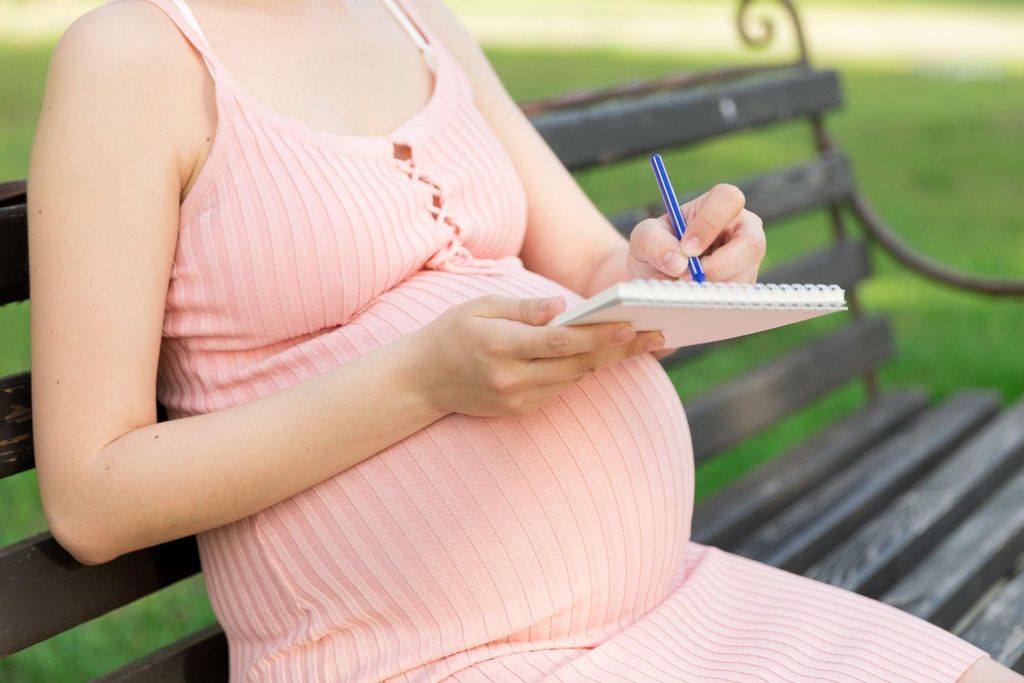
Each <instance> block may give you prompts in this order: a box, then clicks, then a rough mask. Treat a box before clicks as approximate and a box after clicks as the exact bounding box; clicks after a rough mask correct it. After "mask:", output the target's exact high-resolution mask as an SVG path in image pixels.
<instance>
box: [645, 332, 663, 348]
mask: <svg viewBox="0 0 1024 683" xmlns="http://www.w3.org/2000/svg"><path fill="white" fill-rule="evenodd" d="M664 344H665V337H664V336H663V335H660V334H659V335H657V336H654V337H651V338H650V339H648V340H647V343H645V344H644V351H657V350H658V349H660V348H661V347H662V346H663V345H664Z"/></svg>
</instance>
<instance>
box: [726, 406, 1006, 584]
mask: <svg viewBox="0 0 1024 683" xmlns="http://www.w3.org/2000/svg"><path fill="white" fill-rule="evenodd" d="M998 406H999V398H998V395H997V394H996V393H995V392H987V391H986V392H962V393H959V394H956V395H954V396H952V397H951V398H950V399H949V400H947V401H945V402H944V403H943V404H942V405H940V406H938V407H936V408H933V409H930V410H928V411H926V412H925V413H923V414H922V415H920V416H918V417H915V418H914V419H913V420H911V422H910V423H908V424H907V425H906V427H905V429H903V430H900V431H899V432H898V433H897V434H896V435H894V436H892V437H890V438H888V439H886V440H885V441H883V442H882V443H880V444H879V445H878V446H876V447H875V448H873V449H871V451H870V452H868V453H867V454H865V455H864V456H863V457H862V458H860V459H859V460H857V461H856V462H854V463H853V464H852V465H851V466H850V467H848V468H846V469H845V470H843V471H842V472H841V473H839V474H838V475H837V476H836V477H834V478H832V479H830V480H829V481H828V482H827V483H825V484H824V485H823V486H820V487H818V488H817V489H815V490H814V491H812V492H810V493H809V494H808V495H806V496H804V497H803V498H801V499H800V500H798V501H797V502H796V503H794V504H793V505H791V506H790V507H788V508H786V510H785V511H783V512H782V513H781V514H779V515H778V516H777V517H775V518H774V519H772V520H770V521H768V523H767V524H765V525H764V526H762V527H761V528H760V529H758V530H757V531H756V532H755V533H754V534H752V535H751V536H750V537H749V538H747V539H746V540H744V541H743V542H742V543H740V544H739V545H738V546H737V548H736V552H737V553H739V554H740V555H743V556H745V557H750V558H753V559H756V560H760V561H762V562H765V563H767V564H771V565H773V566H776V567H782V568H783V569H788V570H789V571H793V572H802V571H804V570H805V569H807V568H808V567H810V566H811V565H812V564H813V563H814V562H815V561H816V560H817V559H818V558H820V557H821V556H822V555H824V554H825V553H826V552H828V551H829V550H831V549H832V548H833V547H835V546H836V545H838V544H839V543H840V542H842V540H843V538H844V537H846V536H847V535H848V534H849V533H850V532H852V531H853V530H854V529H856V528H857V527H858V526H859V525H860V524H861V523H862V522H863V520H865V519H867V518H868V517H870V516H871V515H872V514H873V513H874V512H875V511H876V510H878V509H879V508H880V507H882V506H884V505H885V504H886V503H888V502H889V501H891V500H892V499H893V498H895V497H896V495H897V494H898V493H899V492H900V491H901V490H903V489H904V488H905V487H906V486H907V484H908V483H909V482H911V481H913V480H914V479H916V478H917V477H918V476H920V474H922V473H923V472H925V471H927V470H928V468H929V467H930V466H932V465H934V464H935V463H936V462H938V461H939V460H941V459H942V456H943V455H945V454H946V453H949V452H950V451H952V450H953V449H955V448H956V447H957V446H959V445H960V444H961V443H962V442H963V441H965V440H966V439H967V438H968V437H969V436H970V435H971V434H972V433H973V432H974V430H975V429H977V428H978V427H979V426H980V425H981V424H982V423H984V422H985V420H987V419H988V418H989V417H990V416H992V415H993V414H994V413H995V412H996V410H997V409H998Z"/></svg>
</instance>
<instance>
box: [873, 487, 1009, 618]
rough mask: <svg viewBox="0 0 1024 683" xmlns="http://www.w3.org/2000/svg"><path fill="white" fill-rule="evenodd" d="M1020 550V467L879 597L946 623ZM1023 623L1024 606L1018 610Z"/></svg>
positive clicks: (1001, 573)
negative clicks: (911, 569)
mask: <svg viewBox="0 0 1024 683" xmlns="http://www.w3.org/2000/svg"><path fill="white" fill-rule="evenodd" d="M1022 552H1024V470H1021V471H1019V472H1018V473H1017V476H1015V477H1013V478H1012V479H1011V480H1010V481H1009V482H1008V483H1007V485H1006V486H1004V487H1002V488H1001V489H999V491H998V492H997V493H996V494H995V495H994V496H993V497H992V499H991V500H989V501H987V502H986V503H985V504H984V505H983V506H981V508H980V509H978V510H977V511H976V512H974V513H973V514H972V515H971V516H970V517H968V518H967V520H966V521H965V522H964V523H963V524H961V525H960V526H959V527H958V528H957V529H956V531H955V532H953V533H952V534H951V535H950V536H949V537H948V538H947V539H946V540H944V541H943V543H942V544H941V545H940V546H939V547H938V548H936V549H935V551H934V552H932V553H930V554H926V555H924V556H923V557H922V556H917V557H915V558H913V559H916V560H917V566H916V568H915V569H914V570H913V571H912V572H910V573H909V574H907V575H906V576H905V577H904V578H903V580H901V581H900V582H899V583H898V584H896V585H895V586H893V588H892V589H891V590H889V591H888V592H886V593H885V595H883V596H882V599H883V600H884V601H885V602H887V603H889V604H890V605H894V606H896V607H899V608H900V609H902V610H904V611H906V612H910V613H911V614H915V615H917V616H919V617H921V618H922V619H927V620H928V621H930V622H932V623H934V624H938V625H939V626H942V627H943V628H950V627H951V626H953V624H955V623H956V621H957V620H958V619H959V618H960V617H962V616H963V615H964V614H966V613H967V611H968V610H969V609H970V608H971V605H973V604H974V603H975V602H976V601H977V600H978V599H979V598H980V597H981V596H982V595H983V594H984V593H985V591H986V590H988V588H989V586H991V585H992V583H993V582H994V581H996V580H998V579H999V578H1000V577H1002V576H1004V575H1005V574H1006V573H1007V572H1008V571H1009V570H1010V569H1011V567H1012V566H1013V563H1014V561H1016V559H1017V557H1018V556H1019V555H1020V554H1021V553H1022ZM1021 624H1022V625H1024V612H1022V613H1021Z"/></svg>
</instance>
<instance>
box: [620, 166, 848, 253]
mask: <svg viewBox="0 0 1024 683" xmlns="http://www.w3.org/2000/svg"><path fill="white" fill-rule="evenodd" d="M734 184H735V185H736V186H737V187H739V188H740V189H741V190H743V194H744V195H745V196H746V200H747V201H746V206H747V208H748V209H750V210H751V211H753V212H754V213H756V214H757V215H758V216H760V217H761V218H762V219H763V220H764V222H765V224H770V223H771V222H772V221H776V220H778V219H780V218H786V217H788V216H792V215H795V214H798V213H801V212H804V211H808V210H810V209H815V208H818V207H822V206H828V205H830V204H834V203H836V202H841V201H843V200H844V199H846V198H848V197H849V196H850V195H852V194H853V192H854V190H855V189H856V185H855V183H854V179H853V169H852V168H851V167H850V162H849V160H848V159H847V158H846V155H845V154H843V153H842V152H839V151H828V152H825V153H823V154H822V155H821V156H820V157H818V158H817V159H814V160H812V161H809V162H806V163H803V164H797V165H794V166H787V167H785V168H782V169H779V170H776V171H772V172H770V173H764V174H762V175H758V176H754V177H751V178H745V179H743V180H738V181H736V182H735V183H734ZM700 194H701V192H688V193H686V194H681V195H679V201H680V202H688V201H690V200H691V199H695V198H696V197H697V196H699V195H700ZM663 213H665V208H664V206H662V205H661V204H655V205H653V206H649V207H646V208H638V209H630V210H628V211H623V212H621V213H616V214H614V215H612V216H610V217H609V220H611V222H612V225H614V226H615V228H616V229H617V230H618V231H619V232H620V233H622V234H623V235H625V236H627V237H628V236H629V233H630V232H631V231H632V230H633V227H634V226H635V225H636V224H637V223H639V222H640V221H642V220H643V219H644V218H647V217H648V216H660V215H661V214H663Z"/></svg>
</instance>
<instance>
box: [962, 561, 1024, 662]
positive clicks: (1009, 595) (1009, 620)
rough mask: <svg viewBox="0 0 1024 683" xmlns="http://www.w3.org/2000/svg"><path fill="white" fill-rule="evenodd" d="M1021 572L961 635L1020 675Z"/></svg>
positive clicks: (1023, 654) (1023, 628)
mask: <svg viewBox="0 0 1024 683" xmlns="http://www.w3.org/2000/svg"><path fill="white" fill-rule="evenodd" d="M1022 614H1024V571H1022V572H1020V573H1019V574H1017V576H1015V577H1013V578H1012V579H1011V580H1010V581H1008V582H1007V583H1006V584H1005V585H1004V586H1002V588H1000V589H999V590H997V591H996V593H995V594H994V595H993V596H992V598H991V600H990V601H989V602H988V605H987V606H986V607H985V609H984V610H983V611H982V612H981V615H980V616H979V617H978V618H977V619H975V620H974V622H973V623H972V624H971V625H970V626H969V627H967V629H966V630H964V632H963V633H962V634H961V635H962V637H963V638H964V640H966V641H968V642H971V643H974V644H975V645H977V646H978V647H980V648H981V649H983V650H985V651H986V652H988V653H989V654H991V655H992V657H993V659H995V660H996V661H998V662H1000V663H1002V664H1004V665H1005V666H1008V667H1010V668H1011V669H1013V670H1014V671H1016V672H1017V673H1024V625H1022V623H1021V615H1022Z"/></svg>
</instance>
